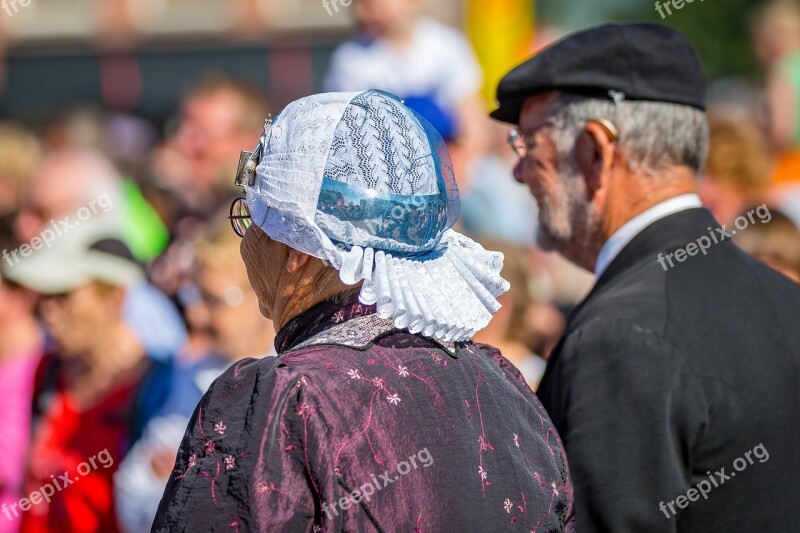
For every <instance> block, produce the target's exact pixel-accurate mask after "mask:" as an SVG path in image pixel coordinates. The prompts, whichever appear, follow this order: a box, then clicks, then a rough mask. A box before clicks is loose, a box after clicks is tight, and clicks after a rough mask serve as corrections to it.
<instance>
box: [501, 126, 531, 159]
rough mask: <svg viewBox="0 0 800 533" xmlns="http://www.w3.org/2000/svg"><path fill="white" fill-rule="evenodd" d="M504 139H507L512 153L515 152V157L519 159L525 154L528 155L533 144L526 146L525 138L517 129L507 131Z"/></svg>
mask: <svg viewBox="0 0 800 533" xmlns="http://www.w3.org/2000/svg"><path fill="white" fill-rule="evenodd" d="M506 140H507V141H508V144H509V146H511V149H512V150H514V153H515V154H517V157H519V158H520V159H523V158H524V157H525V156H526V155H528V149H529V148H531V149H532V148H533V146H530V147H529V146H528V141H527V140H526V139H525V136H524V135H522V134H521V133H520V132H519V130H511V131H509V132H508V137H507V138H506Z"/></svg>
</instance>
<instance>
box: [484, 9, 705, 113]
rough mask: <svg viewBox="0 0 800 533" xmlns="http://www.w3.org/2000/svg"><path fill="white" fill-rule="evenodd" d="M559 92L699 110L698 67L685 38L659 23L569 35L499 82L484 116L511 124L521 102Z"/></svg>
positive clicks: (702, 100)
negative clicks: (494, 99) (491, 106)
mask: <svg viewBox="0 0 800 533" xmlns="http://www.w3.org/2000/svg"><path fill="white" fill-rule="evenodd" d="M549 90H560V91H564V92H569V93H577V94H585V95H587V96H599V97H602V98H612V96H611V95H610V93H609V91H614V95H615V97H616V98H623V97H624V98H625V99H627V100H651V101H656V102H671V103H676V104H684V105H688V106H692V107H696V108H698V109H701V110H705V75H704V74H703V65H702V63H701V62H700V58H699V57H698V56H697V52H695V50H694V47H692V44H691V43H690V42H689V40H688V39H687V38H686V36H685V35H684V34H683V33H681V32H679V31H678V30H676V29H675V28H672V27H670V26H666V25H664V24H651V23H639V24H606V25H603V26H598V27H595V28H591V29H588V30H585V31H581V32H578V33H573V34H572V35H569V36H567V37H565V38H564V39H562V40H560V41H558V42H557V43H555V44H553V45H552V46H550V47H549V48H546V49H545V50H543V51H541V52H540V53H539V54H537V55H535V56H533V57H532V58H531V59H529V60H527V61H526V62H525V63H523V64H521V65H519V66H518V67H516V68H515V69H514V70H512V71H511V72H509V73H508V74H506V75H505V77H503V79H502V80H500V84H499V85H498V87H497V103H498V105H499V107H498V108H497V109H496V110H494V111H492V113H491V114H490V116H491V117H492V118H495V119H497V120H501V121H503V122H510V123H512V124H517V123H518V122H519V115H520V111H521V110H522V104H523V102H524V101H525V99H526V98H527V97H529V96H532V95H534V94H536V93H540V92H543V91H549Z"/></svg>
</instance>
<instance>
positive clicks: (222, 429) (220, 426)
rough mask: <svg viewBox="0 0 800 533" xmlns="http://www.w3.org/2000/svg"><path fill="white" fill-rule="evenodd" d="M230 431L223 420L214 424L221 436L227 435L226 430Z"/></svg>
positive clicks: (215, 429)
mask: <svg viewBox="0 0 800 533" xmlns="http://www.w3.org/2000/svg"><path fill="white" fill-rule="evenodd" d="M226 429H228V426H226V425H225V424H223V423H222V420H220V421H219V422H217V423H216V424H214V431H215V432H217V433H219V434H220V435H224V434H225V430H226Z"/></svg>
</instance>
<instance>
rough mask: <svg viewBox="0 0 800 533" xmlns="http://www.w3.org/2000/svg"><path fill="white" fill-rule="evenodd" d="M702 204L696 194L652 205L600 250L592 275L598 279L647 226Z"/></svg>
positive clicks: (616, 232) (624, 225) (623, 226)
mask: <svg viewBox="0 0 800 533" xmlns="http://www.w3.org/2000/svg"><path fill="white" fill-rule="evenodd" d="M702 206H703V203H702V202H701V201H700V197H699V196H697V195H696V194H683V195H681V196H676V197H674V198H670V199H669V200H666V201H664V202H661V203H660V204H657V205H654V206H653V207H651V208H650V209H648V210H647V211H645V212H643V213H640V214H638V215H636V216H635V217H633V218H632V219H630V220H629V221H627V222H626V223H625V224H623V225H622V226H621V227H620V228H619V229H618V230H617V231H615V232H614V234H613V235H612V236H611V237H610V238H609V239H608V240H607V241H606V242H605V244H603V247H602V248H600V253H599V254H598V255H597V262H596V263H595V267H594V274H595V276H597V277H598V278H599V277H600V275H601V274H602V273H603V272H604V271H605V270H606V268H608V265H610V264H611V262H612V261H613V260H614V258H615V257H617V255H619V253H620V252H621V251H622V249H623V248H625V246H626V245H627V244H628V243H629V242H631V241H632V240H633V238H634V237H636V236H637V235H638V234H639V233H641V232H642V231H643V230H644V229H645V228H646V227H647V226H649V225H650V224H652V223H653V222H655V221H657V220H661V219H662V218H665V217H668V216H669V215H672V214H674V213H677V212H679V211H685V210H687V209H694V208H696V207H702Z"/></svg>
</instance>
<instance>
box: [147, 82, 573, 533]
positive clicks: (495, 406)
mask: <svg viewBox="0 0 800 533" xmlns="http://www.w3.org/2000/svg"><path fill="white" fill-rule="evenodd" d="M259 162H260V163H259ZM243 163H244V162H243ZM256 165H257V166H256ZM239 176H240V178H239V179H238V180H237V181H239V183H241V184H242V185H244V186H245V191H246V195H247V199H246V203H245V200H244V199H240V200H241V201H237V202H236V203H235V204H234V205H233V206H232V207H233V209H232V213H231V220H232V221H233V223H234V228H235V229H236V231H237V233H238V234H239V235H241V236H243V237H244V240H243V241H242V247H241V252H242V258H243V259H244V263H245V266H246V267H247V274H248V276H249V278H250V284H251V285H252V287H253V290H254V291H255V293H256V296H258V300H259V305H260V309H261V313H262V314H263V315H264V316H266V317H267V318H271V319H272V320H273V321H274V324H275V329H277V330H278V335H277V337H276V340H275V347H276V348H277V351H278V357H274V358H265V359H261V360H259V361H255V360H252V359H250V360H246V361H244V362H241V363H237V364H236V365H234V367H233V368H232V369H231V370H229V371H228V372H226V373H225V374H224V375H223V376H222V377H220V378H219V379H218V380H217V381H216V382H214V384H213V385H212V387H211V389H210V390H209V392H208V393H207V394H206V395H205V396H204V398H203V400H202V401H201V402H200V404H199V406H198V408H197V410H196V412H195V414H194V416H193V417H192V420H191V422H190V424H189V429H188V431H187V433H186V436H185V437H184V440H183V443H182V444H181V449H180V452H179V453H178V459H177V463H176V466H175V470H174V471H173V474H172V477H171V478H170V481H169V484H168V486H167V488H166V491H165V493H164V498H163V499H162V501H161V504H160V506H159V511H158V514H157V516H156V520H155V523H154V526H153V530H154V531H159V532H161V531H223V530H225V531H229V530H230V531H499V530H501V529H502V530H505V531H525V532H527V531H534V530H535V531H574V520H573V515H572V488H571V485H570V482H569V473H568V471H567V467H566V458H565V457H564V456H563V450H562V448H561V444H560V441H559V439H558V435H557V434H556V432H555V431H554V430H553V427H552V425H551V424H550V421H549V419H548V417H547V414H546V413H545V412H544V410H543V409H542V408H541V406H540V405H539V403H538V401H537V400H536V398H535V396H534V395H533V393H532V392H531V391H530V389H529V388H528V387H527V386H526V385H525V382H524V381H523V380H522V379H521V377H520V376H519V373H518V372H517V371H516V369H514V367H513V366H511V365H510V364H509V363H508V361H506V360H505V359H503V358H502V356H501V355H500V353H499V352H498V351H497V350H496V349H493V348H491V347H489V346H487V345H476V344H475V343H473V342H471V341H470V340H469V339H470V337H471V336H472V335H473V334H474V333H475V332H476V331H477V330H479V329H481V328H483V327H485V326H486V324H487V323H488V321H489V319H490V318H491V315H492V313H493V312H494V311H497V309H498V304H497V300H496V297H497V296H499V295H500V294H501V293H503V292H505V291H506V290H507V289H508V284H507V283H506V282H505V281H504V280H503V279H502V278H501V277H500V275H499V270H500V267H501V259H502V255H501V254H498V253H494V252H488V251H486V250H484V249H483V248H481V247H480V246H479V245H477V244H476V243H474V242H473V241H471V240H470V239H468V238H466V237H464V236H463V235H459V234H458V233H456V232H454V231H452V230H451V229H450V228H451V227H452V225H453V223H454V222H455V219H456V218H457V216H458V191H457V189H456V188H455V179H454V177H453V174H452V169H451V167H450V164H449V161H448V156H447V150H446V149H445V148H444V146H443V142H442V139H441V137H438V134H437V133H436V132H435V130H434V129H433V128H432V126H431V125H430V124H429V123H426V122H425V121H424V119H422V118H421V117H420V116H419V115H415V114H414V113H413V112H411V111H410V110H409V108H408V107H406V106H405V105H403V104H402V103H401V102H400V101H399V100H398V99H397V98H396V97H394V96H392V95H389V94H387V93H384V92H381V91H367V92H364V93H327V94H321V95H315V96H310V97H308V98H303V99H301V100H298V101H296V102H293V103H291V104H290V105H289V106H287V108H286V109H284V110H283V111H282V112H281V114H280V115H279V116H278V117H277V118H276V119H275V121H274V123H273V124H271V125H270V126H269V127H268V128H267V129H266V131H265V132H264V135H263V136H262V139H261V143H260V144H259V146H258V148H257V149H256V150H255V151H254V152H253V154H252V156H251V157H250V159H249V160H248V162H247V163H246V164H243V171H242V173H240V175H239ZM532 419H533V420H536V423H535V424H531V423H530V420H532Z"/></svg>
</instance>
